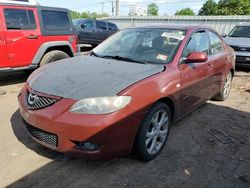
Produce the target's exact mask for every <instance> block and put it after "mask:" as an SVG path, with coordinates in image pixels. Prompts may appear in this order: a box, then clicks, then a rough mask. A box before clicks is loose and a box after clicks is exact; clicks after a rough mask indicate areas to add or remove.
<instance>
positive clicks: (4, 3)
mask: <svg viewBox="0 0 250 188" xmlns="http://www.w3.org/2000/svg"><path fill="white" fill-rule="evenodd" d="M0 6H10V7H31V8H41V9H50V10H53V9H54V10H57V11H67V12H68V11H69V10H68V9H66V8H60V7H49V6H42V5H39V4H38V5H31V4H18V3H6V2H1V1H0Z"/></svg>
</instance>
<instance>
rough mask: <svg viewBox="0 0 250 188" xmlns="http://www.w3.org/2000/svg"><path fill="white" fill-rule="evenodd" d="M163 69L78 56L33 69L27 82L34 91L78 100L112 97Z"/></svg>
mask: <svg viewBox="0 0 250 188" xmlns="http://www.w3.org/2000/svg"><path fill="white" fill-rule="evenodd" d="M163 70H164V66H163V65H153V64H138V63H132V62H125V61H118V60H112V59H103V58H97V57H92V56H78V57H74V58H71V59H64V60H60V61H58V62H54V63H51V64H49V65H45V66H43V67H41V68H39V69H37V70H36V71H35V72H34V73H32V74H31V76H30V77H29V79H28V81H27V82H28V84H29V86H30V87H31V88H32V89H33V90H35V91H38V92H41V93H46V94H49V95H55V96H61V97H64V98H71V99H77V100H79V99H83V98H91V97H103V96H114V95H116V94H118V93H119V92H121V91H122V90H124V89H125V88H127V87H128V86H130V85H132V84H134V83H136V82H138V81H140V80H143V79H144V78H146V77H149V76H152V75H154V74H157V73H159V72H162V71H163Z"/></svg>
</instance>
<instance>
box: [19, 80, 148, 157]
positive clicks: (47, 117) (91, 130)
mask: <svg viewBox="0 0 250 188" xmlns="http://www.w3.org/2000/svg"><path fill="white" fill-rule="evenodd" d="M27 89H28V86H27V85H25V86H24V88H23V89H22V92H21V93H20V95H19V97H18V101H19V109H20V113H21V115H22V117H23V119H24V121H25V124H26V129H27V130H28V133H29V134H30V136H31V137H32V138H33V139H34V140H35V141H37V142H39V143H40V144H42V145H44V146H45V147H48V148H50V149H53V150H56V151H59V152H62V153H66V154H70V155H74V156H83V157H84V158H86V159H94V160H96V159H106V158H112V157H116V156H122V155H125V154H129V153H130V152H131V150H132V148H133V143H134V139H135V136H136V133H137V130H138V128H139V125H140V122H141V120H142V118H143V117H144V115H145V112H144V110H143V111H141V112H136V113H133V114H130V111H131V109H129V108H130V107H129V106H128V107H126V108H124V109H122V110H120V111H118V112H115V113H112V114H107V115H87V114H74V113H70V112H69V108H70V107H71V106H72V105H73V104H74V103H75V102H76V101H75V100H71V99H61V100H59V101H58V102H56V103H55V104H53V105H52V106H49V107H46V108H43V109H39V110H29V109H28V106H27V102H26V100H27V99H26V98H27ZM85 142H88V143H94V144H99V145H100V147H99V148H98V149H97V150H94V151H88V150H83V149H79V147H77V143H85Z"/></svg>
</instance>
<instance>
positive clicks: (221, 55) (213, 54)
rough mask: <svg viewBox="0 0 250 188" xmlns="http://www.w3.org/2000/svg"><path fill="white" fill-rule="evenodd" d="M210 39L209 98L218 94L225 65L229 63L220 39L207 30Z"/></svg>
mask: <svg viewBox="0 0 250 188" xmlns="http://www.w3.org/2000/svg"><path fill="white" fill-rule="evenodd" d="M208 35H209V39H210V55H209V58H210V59H211V64H212V66H213V70H214V71H213V72H210V74H212V75H211V76H212V79H211V83H209V88H210V89H209V91H211V97H212V96H214V95H215V94H217V93H218V92H220V89H221V81H222V75H223V72H224V71H225V70H226V69H225V68H226V63H227V61H230V60H229V59H228V58H229V56H228V55H227V54H226V53H225V48H224V44H223V41H222V40H221V38H220V37H219V36H218V35H217V34H216V33H214V32H213V31H211V30H208Z"/></svg>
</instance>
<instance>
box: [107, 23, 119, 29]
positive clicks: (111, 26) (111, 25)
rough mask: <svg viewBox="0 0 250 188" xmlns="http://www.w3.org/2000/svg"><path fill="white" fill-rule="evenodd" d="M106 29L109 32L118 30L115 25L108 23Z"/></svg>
mask: <svg viewBox="0 0 250 188" xmlns="http://www.w3.org/2000/svg"><path fill="white" fill-rule="evenodd" d="M108 29H109V30H111V31H117V30H118V28H117V26H116V25H115V24H112V23H108Z"/></svg>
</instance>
